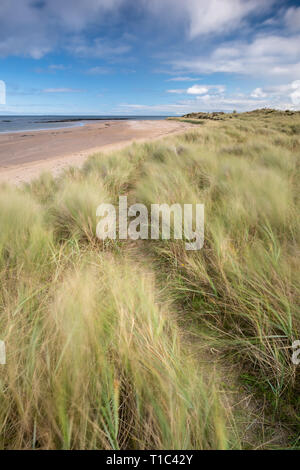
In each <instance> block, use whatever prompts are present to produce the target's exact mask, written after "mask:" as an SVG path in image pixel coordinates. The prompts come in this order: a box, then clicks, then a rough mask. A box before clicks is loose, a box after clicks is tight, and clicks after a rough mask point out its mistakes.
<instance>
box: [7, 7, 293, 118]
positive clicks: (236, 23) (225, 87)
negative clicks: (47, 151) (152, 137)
mask: <svg viewBox="0 0 300 470" xmlns="http://www.w3.org/2000/svg"><path fill="white" fill-rule="evenodd" d="M297 4H298V5H297ZM0 80H2V81H4V82H5V84H6V104H0V114H113V115H121V114H134V115H176V114H178V115H180V114H183V113H186V112H192V111H232V110H233V109H236V110H238V111H244V110H250V109H255V108H258V107H264V106H269V107H276V108H280V109H287V108H289V109H300V5H299V1H298V2H297V1H278V0H207V1H206V0H1V2H0Z"/></svg>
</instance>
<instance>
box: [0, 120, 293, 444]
mask: <svg viewBox="0 0 300 470" xmlns="http://www.w3.org/2000/svg"><path fill="white" fill-rule="evenodd" d="M201 122H202V121H201ZM299 123H300V118H299V114H291V115H289V114H284V113H281V114H280V113H279V114H277V113H275V114H272V113H271V114H270V113H245V114H242V115H239V114H237V115H234V116H231V115H230V116H228V118H227V117H226V115H225V116H224V115H222V119H220V120H218V121H217V122H216V121H212V120H209V121H208V120H207V121H205V124H204V125H202V126H199V127H198V126H195V128H193V129H192V130H189V131H187V132H186V133H184V134H182V135H178V136H175V137H171V138H168V139H165V140H163V141H159V142H152V143H146V144H141V145H136V144H134V145H133V146H130V147H129V148H127V149H125V150H123V151H120V152H115V153H113V154H110V155H101V154H97V155H94V156H92V157H91V158H90V159H89V160H88V161H87V162H86V163H85V164H84V166H83V168H82V169H81V170H80V169H69V170H67V171H65V173H64V174H63V175H62V176H60V177H59V178H56V179H54V178H53V177H52V176H51V175H47V174H45V175H42V176H41V177H40V178H39V179H37V180H35V181H33V182H32V183H30V184H27V185H26V186H24V187H22V188H14V187H11V186H8V185H5V186H2V187H1V188H0V309H1V316H0V339H1V340H4V341H5V344H6V349H7V364H6V365H5V366H0V367H1V368H0V395H1V396H0V447H1V448H3V449H31V448H34V449H151V448H152V449H154V448H155V449H230V448H233V449H239V448H252V449H255V448H278V447H280V448H282V447H285V448H297V447H299V440H298V436H299V430H300V427H299V404H300V403H299V399H300V384H299V371H298V369H297V366H295V365H293V363H292V361H291V354H292V350H291V344H292V342H293V341H294V340H296V339H300V313H299V267H298V266H299V260H298V259H297V256H298V255H299V232H300V230H299V196H298V181H299V176H300V175H299V156H300V134H299V129H300V125H299ZM119 195H127V196H128V199H129V201H130V203H133V202H141V203H144V204H146V205H147V206H149V205H150V204H151V203H168V204H173V203H204V204H205V243H204V247H203V249H202V250H200V251H198V252H197V251H196V252H195V251H193V252H187V251H185V249H184V242H183V241H180V240H176V241H174V240H173V241H172V240H170V241H161V240H160V241H159V240H157V241H147V240H146V241H136V242H127V241H123V242H120V241H114V242H111V243H102V242H100V241H99V240H98V239H97V238H96V223H97V220H96V208H97V206H98V205H99V204H101V203H102V202H112V203H115V202H117V200H118V197H119ZM298 367H299V366H298Z"/></svg>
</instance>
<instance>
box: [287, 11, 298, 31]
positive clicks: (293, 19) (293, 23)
mask: <svg viewBox="0 0 300 470" xmlns="http://www.w3.org/2000/svg"><path fill="white" fill-rule="evenodd" d="M284 21H285V23H286V25H287V27H288V28H289V29H291V30H293V31H299V30H300V7H298V8H297V7H291V8H289V9H288V10H287V11H286V13H285V15H284Z"/></svg>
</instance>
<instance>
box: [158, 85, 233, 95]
mask: <svg viewBox="0 0 300 470" xmlns="http://www.w3.org/2000/svg"><path fill="white" fill-rule="evenodd" d="M209 90H213V91H215V92H216V93H223V92H224V91H225V87H224V85H193V86H191V87H189V88H187V89H182V88H179V89H173V90H167V93H175V94H176V93H177V94H187V95H205V94H206V93H207V92H208V91H209Z"/></svg>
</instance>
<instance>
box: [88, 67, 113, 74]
mask: <svg viewBox="0 0 300 470" xmlns="http://www.w3.org/2000/svg"><path fill="white" fill-rule="evenodd" d="M110 72H111V69H110V68H109V67H102V66H97V67H92V68H90V69H88V70H87V72H86V73H87V74H89V75H105V74H107V73H110Z"/></svg>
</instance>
